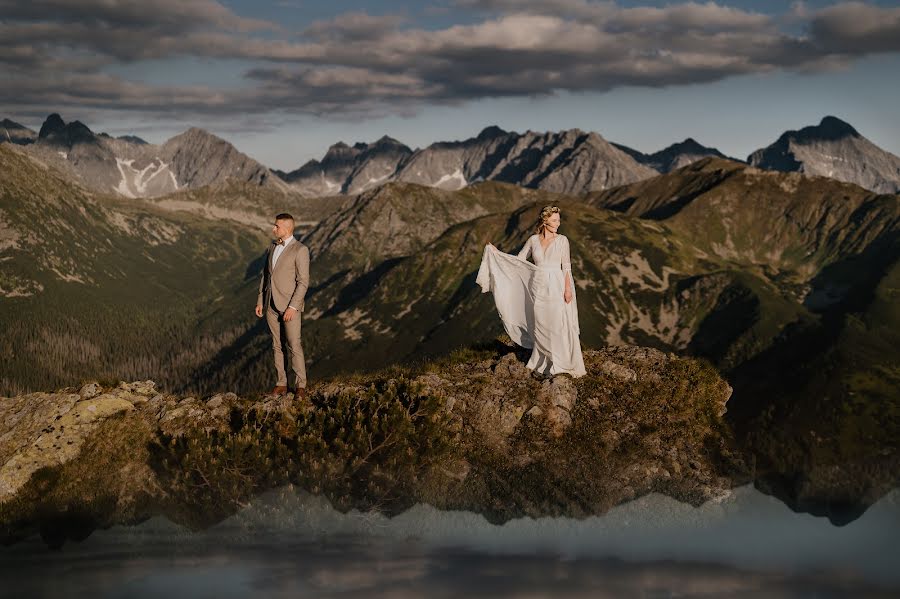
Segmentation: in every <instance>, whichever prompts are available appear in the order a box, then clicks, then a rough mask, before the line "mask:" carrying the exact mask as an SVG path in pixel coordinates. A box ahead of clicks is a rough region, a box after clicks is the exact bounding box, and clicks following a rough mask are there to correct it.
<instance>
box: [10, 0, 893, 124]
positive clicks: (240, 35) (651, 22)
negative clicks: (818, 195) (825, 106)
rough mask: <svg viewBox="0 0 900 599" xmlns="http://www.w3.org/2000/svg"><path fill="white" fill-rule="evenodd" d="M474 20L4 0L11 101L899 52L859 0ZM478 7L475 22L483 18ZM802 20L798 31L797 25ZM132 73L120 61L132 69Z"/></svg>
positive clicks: (562, 82)
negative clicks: (289, 19) (286, 24)
mask: <svg viewBox="0 0 900 599" xmlns="http://www.w3.org/2000/svg"><path fill="white" fill-rule="evenodd" d="M454 6H455V7H456V9H457V10H460V9H465V11H467V14H468V17H467V18H466V23H465V24H456V25H450V26H446V27H443V28H439V29H434V30H429V29H425V28H423V27H420V26H417V25H416V24H415V22H413V21H412V20H411V19H410V18H409V17H407V16H403V15H369V14H367V13H364V12H349V13H344V14H340V15H337V16H335V17H334V18H331V19H328V20H322V21H316V22H313V23H311V24H309V25H308V26H306V27H304V28H302V29H301V30H300V31H299V33H292V32H288V31H286V30H285V29H284V28H283V27H282V26H280V25H278V24H275V23H270V22H266V21H262V20H258V19H250V18H247V17H243V16H240V15H238V14H236V13H234V12H233V11H232V10H230V9H228V8H226V7H225V6H223V5H221V4H219V3H217V2H214V1H213V0H198V1H196V2H188V3H186V2H181V1H180V0H147V1H145V2H109V1H108V0H87V1H84V2H79V3H72V2H68V1H65V0H35V1H33V2H30V3H22V2H12V1H10V0H0V11H2V14H3V15H4V17H3V20H2V21H0V75H2V76H3V77H4V81H5V83H6V85H4V86H3V87H4V89H2V90H0V108H3V110H6V111H8V112H10V113H11V114H21V113H28V114H30V113H32V112H33V111H35V110H37V107H39V106H40V107H41V108H42V109H45V110H48V111H52V110H62V109H64V108H68V107H73V108H75V107H79V106H80V107H84V108H85V109H91V110H105V111H120V112H121V111H128V112H133V113H140V114H142V115H150V114H152V115H169V116H170V117H171V115H178V116H179V117H181V118H192V117H195V116H196V115H209V114H214V115H223V116H228V115H231V116H239V117H241V118H245V116H244V115H261V114H267V113H273V112H283V113H295V114H296V113H311V114H317V115H325V116H332V117H334V116H343V117H352V118H359V117H364V116H366V115H383V114H389V113H395V114H409V113H410V112H412V111H415V110H416V107H420V106H422V105H425V104H428V103H459V102H465V101H468V100H472V99H479V98H485V97H506V96H539V95H545V94H553V93H556V92H557V91H560V90H566V91H601V92H602V91H606V90H611V89H615V88H617V87H621V86H626V85H630V86H633V85H638V86H649V87H662V86H674V85H686V84H693V83H704V82H710V81H716V80H720V79H723V78H726V77H731V76H736V75H742V74H749V73H762V72H769V71H774V70H779V69H782V70H784V69H787V70H797V71H806V70H815V69H823V68H834V67H835V65H846V64H848V63H849V62H851V61H852V60H855V59H858V58H859V57H861V56H866V55H869V54H874V53H885V52H898V51H900V9H895V8H880V7H877V6H873V5H870V4H866V3H862V2H845V3H840V4H835V5H832V6H829V7H826V8H824V9H820V10H811V9H809V8H808V7H807V6H806V5H805V4H802V3H795V4H794V5H793V6H792V7H786V10H787V11H788V12H786V13H785V14H784V15H767V14H762V13H758V12H754V11H750V10H743V9H739V8H734V7H730V6H727V5H722V4H717V3H714V2H707V3H697V2H686V3H680V4H671V5H666V6H664V7H650V6H646V7H631V8H624V7H621V6H619V5H618V4H616V3H614V2H597V1H589V0H531V1H520V0H516V1H513V0H457V2H455V4H454ZM470 17H471V18H470ZM785 23H790V24H791V26H792V28H799V32H797V31H785V30H784V29H783V26H784V24H785ZM180 57H200V58H205V59H214V60H221V61H229V60H235V61H240V63H237V62H235V63H234V64H241V65H246V63H247V62H250V63H251V64H252V65H253V66H251V67H250V68H246V67H242V68H245V69H246V70H245V72H244V73H243V79H244V81H246V86H245V87H244V88H242V89H225V90H215V89H208V88H204V87H200V86H197V87H192V86H161V85H150V84H145V83H138V82H133V81H128V80H126V79H124V78H122V77H116V76H113V75H110V74H108V73H107V72H106V71H105V69H106V68H107V67H108V66H110V65H113V64H115V65H122V64H125V65H127V64H133V63H139V62H140V61H144V60H147V59H155V60H171V61H172V63H173V68H174V67H176V66H177V60H178V59H179V58H180ZM118 70H119V72H121V71H122V69H118Z"/></svg>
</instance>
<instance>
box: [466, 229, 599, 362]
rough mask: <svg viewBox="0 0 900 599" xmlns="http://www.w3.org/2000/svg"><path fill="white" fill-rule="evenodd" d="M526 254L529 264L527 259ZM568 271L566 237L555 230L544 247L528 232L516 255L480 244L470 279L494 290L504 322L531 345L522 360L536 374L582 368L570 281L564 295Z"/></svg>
mask: <svg viewBox="0 0 900 599" xmlns="http://www.w3.org/2000/svg"><path fill="white" fill-rule="evenodd" d="M529 255H531V256H532V259H533V260H534V264H532V263H530V262H528V261H527V258H528V256H529ZM567 273H568V275H569V277H571V276H572V264H571V259H570V257H569V240H568V239H567V238H566V237H565V236H564V235H557V236H556V238H555V239H554V240H553V241H552V242H550V245H548V246H547V248H546V249H544V248H542V247H541V244H540V239H539V238H538V236H537V235H532V236H531V237H530V238H529V239H528V241H527V242H526V243H525V246H524V247H523V248H522V250H521V251H520V252H519V254H518V255H517V256H513V255H511V254H506V253H504V252H501V251H500V250H498V249H497V248H495V247H493V246H490V245H488V246H485V248H484V254H483V255H482V258H481V267H480V268H479V269H478V276H477V278H476V279H475V282H476V283H477V284H478V285H479V286H480V287H481V291H482V293H487V292H488V291H491V292H493V294H494V302H495V303H496V305H497V312H499V313H500V319H501V320H502V321H503V328H504V329H506V333H507V334H508V335H509V337H510V339H512V340H513V342H515V343H516V344H517V345H521V346H522V347H527V348H531V349H532V351H531V358H530V359H529V360H528V364H526V366H527V367H528V368H529V369H531V370H534V371H536V372H539V373H541V374H562V373H568V374H571V375H572V376H575V377H579V376H583V375H584V374H585V368H584V359H583V358H582V356H581V342H580V341H579V339H578V335H579V327H578V306H577V302H576V299H575V281H574V280H572V281H571V283H572V285H571V290H572V301H571V302H569V303H568V304H567V303H566V302H565V300H564V299H563V293H564V291H565V276H566V274H567Z"/></svg>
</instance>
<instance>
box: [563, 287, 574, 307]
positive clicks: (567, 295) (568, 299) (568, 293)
mask: <svg viewBox="0 0 900 599" xmlns="http://www.w3.org/2000/svg"><path fill="white" fill-rule="evenodd" d="M563 299H564V300H566V303H567V304H571V303H572V292H571V291H569V290H568V289H566V290H565V292H563Z"/></svg>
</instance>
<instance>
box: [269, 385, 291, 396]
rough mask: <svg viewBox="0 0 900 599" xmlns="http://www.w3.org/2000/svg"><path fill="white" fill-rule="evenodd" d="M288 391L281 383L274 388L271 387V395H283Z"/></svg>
mask: <svg viewBox="0 0 900 599" xmlns="http://www.w3.org/2000/svg"><path fill="white" fill-rule="evenodd" d="M287 392H288V388H287V387H285V386H283V385H277V386H276V387H275V388H274V389H272V395H284V394H285V393H287Z"/></svg>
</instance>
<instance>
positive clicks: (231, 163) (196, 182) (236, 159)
mask: <svg viewBox="0 0 900 599" xmlns="http://www.w3.org/2000/svg"><path fill="white" fill-rule="evenodd" d="M3 126H4V131H5V134H4V135H3V137H0V140H5V141H6V142H11V143H14V144H18V145H20V146H21V147H22V149H23V150H24V151H25V152H27V153H28V154H29V155H31V156H33V157H34V158H36V159H38V160H39V161H41V162H42V163H44V164H47V165H49V166H52V167H53V168H54V169H56V170H58V171H60V172H62V173H64V174H65V175H66V176H68V177H70V178H71V179H73V180H76V181H79V182H80V183H82V184H83V185H85V186H86V187H88V188H90V189H92V190H94V191H99V192H102V193H111V192H114V193H116V194H118V195H120V196H122V197H127V198H136V197H154V196H161V195H165V194H168V193H172V192H175V191H179V190H183V189H192V188H198V187H203V186H206V185H210V184H214V183H221V182H224V181H226V180H229V179H233V180H237V181H246V182H250V183H253V184H255V185H258V186H262V187H272V188H274V189H280V190H282V191H288V186H287V185H286V184H285V183H284V182H283V181H282V180H281V179H279V178H278V177H277V176H275V175H273V174H272V173H271V171H269V169H267V168H266V167H264V166H262V165H261V164H259V163H258V162H256V161H255V160H253V159H251V158H250V157H248V156H246V155H245V154H242V153H241V152H239V151H238V150H237V149H236V148H235V147H234V146H233V145H231V144H230V143H228V142H226V141H225V140H223V139H221V138H219V137H216V136H215V135H212V134H210V133H208V132H206V131H204V130H203V129H198V128H196V127H195V128H191V129H188V130H187V131H185V132H184V133H181V134H179V135H176V136H175V137H173V138H171V139H169V140H168V141H166V142H165V143H164V144H162V145H154V144H149V143H147V142H146V141H144V140H143V139H141V138H139V137H136V136H131V135H125V136H121V137H117V138H114V137H111V136H109V135H107V134H105V133H99V134H96V133H94V132H93V131H91V129H90V128H89V127H88V126H87V125H85V124H84V123H82V122H80V121H72V122H69V123H66V122H65V121H64V120H63V119H62V117H60V115H58V114H51V115H50V116H49V117H47V119H46V120H45V121H44V123H43V125H42V126H41V129H40V131H39V132H38V133H36V134H35V133H34V132H33V131H31V130H30V129H28V128H26V127H23V126H21V125H18V124H17V123H15V122H13V121H10V120H8V119H6V120H4V121H3Z"/></svg>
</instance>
